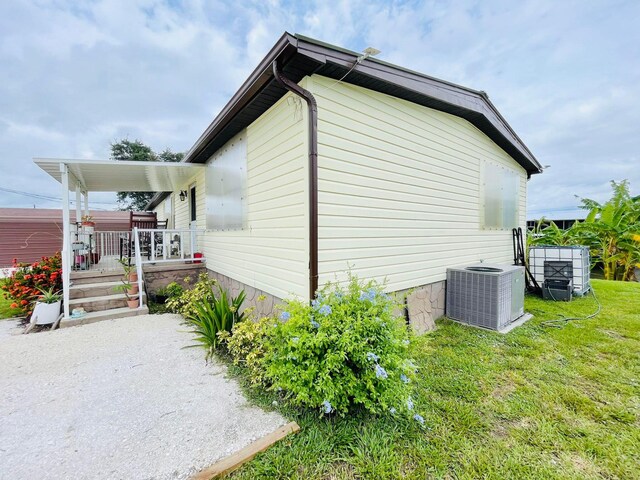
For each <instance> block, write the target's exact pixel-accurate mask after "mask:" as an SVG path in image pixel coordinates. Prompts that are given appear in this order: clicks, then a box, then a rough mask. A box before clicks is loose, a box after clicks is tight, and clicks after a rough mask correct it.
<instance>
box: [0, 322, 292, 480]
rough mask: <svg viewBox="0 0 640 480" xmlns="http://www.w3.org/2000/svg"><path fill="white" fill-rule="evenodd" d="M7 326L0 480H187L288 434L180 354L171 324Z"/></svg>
mask: <svg viewBox="0 0 640 480" xmlns="http://www.w3.org/2000/svg"><path fill="white" fill-rule="evenodd" d="M5 322H7V323H5ZM8 322H9V321H8V320H5V321H2V322H1V323H3V324H4V325H2V328H0V478H7V479H9V478H10V479H12V480H18V479H34V478H37V479H65V478H69V479H85V478H91V479H93V478H100V479H151V478H153V479H165V478H188V477H189V476H190V475H191V474H193V473H195V472H197V471H198V470H201V469H202V468H204V467H207V466H209V465H211V464H212V463H214V462H215V461H216V460H219V459H220V458H223V457H226V456H227V455H229V454H231V453H233V452H235V451H237V450H239V449H241V448H242V447H244V446H246V445H248V444H249V443H251V442H252V441H253V440H255V439H258V438H260V437H263V436H265V435H267V434H268V433H270V432H272V431H274V430H276V429H277V428H278V427H279V426H281V425H284V424H285V423H287V421H286V420H285V419H284V418H283V417H281V416H280V415H278V414H276V413H273V412H271V413H266V412H264V411H263V410H261V409H259V408H257V407H254V406H251V405H249V404H248V403H247V402H246V400H245V399H244V397H243V396H242V393H241V391H240V389H239V387H238V385H237V384H236V383H235V382H234V381H233V380H230V379H227V378H225V367H224V366H223V365H221V364H218V363H214V364H209V365H205V362H204V351H203V350H201V349H199V348H192V349H182V348H181V347H183V346H185V345H190V344H191V343H192V341H191V338H192V336H191V334H190V333H188V332H186V331H185V327H183V326H182V325H181V324H180V323H179V317H177V316H175V315H146V316H140V317H130V318H122V319H118V320H111V321H104V322H99V323H94V324H90V325H84V326H79V327H72V328H66V329H61V330H57V331H55V332H41V333H35V334H29V335H12V334H11V333H12V332H11V329H10V328H9V326H8V325H9V324H8ZM12 323H13V322H12Z"/></svg>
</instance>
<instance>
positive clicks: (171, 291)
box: [157, 282, 184, 299]
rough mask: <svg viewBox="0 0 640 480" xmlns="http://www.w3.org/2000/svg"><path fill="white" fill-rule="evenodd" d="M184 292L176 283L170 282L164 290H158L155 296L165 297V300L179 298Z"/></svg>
mask: <svg viewBox="0 0 640 480" xmlns="http://www.w3.org/2000/svg"><path fill="white" fill-rule="evenodd" d="M183 292H184V287H183V286H182V285H180V284H178V283H176V282H171V283H170V284H169V285H167V286H166V287H164V288H161V289H160V290H158V292H157V295H161V296H163V297H167V299H170V298H175V297H179V296H180V295H182V293H183Z"/></svg>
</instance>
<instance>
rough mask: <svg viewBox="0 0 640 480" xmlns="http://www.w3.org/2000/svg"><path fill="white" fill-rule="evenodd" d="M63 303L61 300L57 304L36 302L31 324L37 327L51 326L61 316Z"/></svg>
mask: <svg viewBox="0 0 640 480" xmlns="http://www.w3.org/2000/svg"><path fill="white" fill-rule="evenodd" d="M61 302H62V301H61V300H58V301H57V302H56V303H41V302H36V306H35V308H34V309H33V314H32V315H31V323H35V324H36V325H50V324H52V323H53V322H55V321H56V320H57V319H58V316H59V315H60V303H61ZM34 320H35V322H34Z"/></svg>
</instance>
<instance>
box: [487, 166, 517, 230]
mask: <svg viewBox="0 0 640 480" xmlns="http://www.w3.org/2000/svg"><path fill="white" fill-rule="evenodd" d="M483 197H484V198H483V206H482V207H483V208H482V209H481V215H482V221H481V225H482V228H485V229H488V230H508V229H512V228H515V227H517V226H518V220H519V208H518V205H519V200H520V199H519V197H520V175H519V174H518V172H516V171H515V170H512V169H510V168H506V167H502V166H500V165H495V164H492V163H485V166H484V181H483Z"/></svg>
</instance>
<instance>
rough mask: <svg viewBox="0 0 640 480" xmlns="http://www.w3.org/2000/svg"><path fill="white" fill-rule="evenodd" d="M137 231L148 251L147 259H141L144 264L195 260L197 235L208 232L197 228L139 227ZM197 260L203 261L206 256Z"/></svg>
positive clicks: (143, 247) (144, 247) (143, 246)
mask: <svg viewBox="0 0 640 480" xmlns="http://www.w3.org/2000/svg"><path fill="white" fill-rule="evenodd" d="M137 231H138V242H139V244H140V246H141V247H142V250H143V251H144V252H146V259H141V263H142V264H149V263H151V264H156V263H176V262H184V261H185V260H191V261H195V260H196V257H195V253H197V252H196V248H197V240H196V236H197V235H202V234H204V233H205V232H206V230H205V229H197V228H138V229H137ZM156 235H158V237H157V238H156ZM186 235H189V238H186ZM174 237H175V238H176V239H174ZM136 248H137V247H136ZM197 261H198V262H199V263H202V262H204V258H198V260H197Z"/></svg>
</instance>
